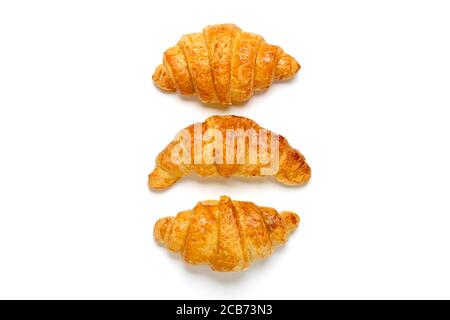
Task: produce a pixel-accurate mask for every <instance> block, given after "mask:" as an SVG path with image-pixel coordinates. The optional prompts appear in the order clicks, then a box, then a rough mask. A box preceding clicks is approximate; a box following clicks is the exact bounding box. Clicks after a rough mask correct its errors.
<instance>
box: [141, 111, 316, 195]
mask: <svg viewBox="0 0 450 320" xmlns="http://www.w3.org/2000/svg"><path fill="white" fill-rule="evenodd" d="M255 136H256V137H255ZM230 137H231V139H230ZM234 138H235V139H234ZM269 141H270V142H269ZM269 145H270V146H269ZM256 149H257V150H256ZM192 174H198V175H199V176H203V177H226V178H228V177H231V176H246V177H251V176H266V175H268V176H275V178H276V179H277V180H278V181H280V182H281V183H283V184H286V185H298V184H303V183H305V182H307V181H308V180H309V178H310V176H311V169H310V167H309V166H308V164H307V163H306V161H305V158H304V157H303V155H302V154H301V153H300V152H299V151H298V150H296V149H294V148H292V147H291V146H290V145H289V143H288V142H287V140H286V139H285V138H284V137H283V136H279V135H277V134H275V133H273V132H271V131H268V130H266V129H264V128H261V127H260V126H259V125H258V124H257V123H256V122H255V121H253V120H251V119H248V118H244V117H239V116H217V115H216V116H211V117H209V118H207V119H206V120H205V121H204V122H203V123H196V124H193V125H190V126H189V127H187V128H185V129H184V130H182V131H181V132H180V133H179V134H178V135H177V137H176V138H175V139H174V140H173V141H172V142H171V143H169V145H168V146H167V147H166V148H165V149H164V150H163V151H162V152H161V153H160V154H159V155H158V157H157V159H156V168H155V169H154V170H153V172H152V173H151V174H150V175H149V181H148V184H149V187H150V188H151V189H165V188H168V187H170V186H171V185H173V184H174V183H175V182H177V181H178V180H179V179H180V178H182V177H184V176H189V175H192Z"/></svg>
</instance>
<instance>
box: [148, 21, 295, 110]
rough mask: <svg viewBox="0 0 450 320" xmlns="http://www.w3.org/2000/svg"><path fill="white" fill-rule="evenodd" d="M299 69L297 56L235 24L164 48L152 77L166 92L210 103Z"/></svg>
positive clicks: (248, 93)
mask: <svg viewBox="0 0 450 320" xmlns="http://www.w3.org/2000/svg"><path fill="white" fill-rule="evenodd" d="M299 70H300V65H299V64H298V62H297V61H296V60H295V59H294V58H293V57H291V56H290V55H288V54H286V53H285V52H284V51H283V50H282V49H281V48H280V47H278V46H274V45H270V44H268V43H266V42H265V41H264V39H263V38H262V37H261V36H259V35H257V34H253V33H249V32H243V31H242V30H241V29H240V28H239V27H237V26H236V25H234V24H219V25H212V26H207V27H206V28H204V29H203V32H202V33H192V34H187V35H184V36H183V37H181V39H180V40H179V41H178V43H177V44H176V45H175V46H174V47H172V48H169V49H168V50H167V51H166V52H164V55H163V63H162V64H160V65H159V66H158V67H157V68H156V70H155V73H154V74H153V77H152V78H153V81H154V82H155V84H156V85H157V86H158V87H159V88H160V89H162V90H164V91H167V92H175V91H177V90H178V91H180V93H181V94H182V95H196V96H198V98H199V99H200V100H201V101H202V102H203V103H206V104H221V105H231V104H235V103H242V102H245V101H247V100H249V99H250V98H251V97H252V96H253V94H254V92H255V91H260V90H266V89H267V88H269V87H270V85H271V84H272V82H273V81H274V80H287V79H290V78H292V77H293V76H294V75H295V74H296V73H297V72H298V71H299Z"/></svg>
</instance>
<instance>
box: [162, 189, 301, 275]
mask: <svg viewBox="0 0 450 320" xmlns="http://www.w3.org/2000/svg"><path fill="white" fill-rule="evenodd" d="M299 222H300V218H299V216H298V215H297V214H296V213H294V212H290V211H285V212H281V213H278V212H277V211H276V210H275V209H273V208H269V207H259V206H257V205H255V204H253V203H252V202H247V201H232V200H231V199H230V198H229V197H227V196H222V197H220V201H201V202H199V203H197V205H196V206H195V207H194V209H192V210H188V211H182V212H180V213H178V214H177V216H176V217H166V218H162V219H159V220H158V221H157V222H156V224H155V227H154V230H153V235H154V237H155V240H156V242H158V243H159V244H162V245H164V246H166V247H167V248H168V249H169V250H171V251H174V252H179V253H180V254H181V255H182V256H183V257H184V260H185V261H186V262H188V263H191V264H197V265H198V264H208V265H209V266H210V267H211V268H212V269H213V270H214V271H223V272H230V271H243V270H245V269H247V267H248V266H249V265H250V264H251V263H252V262H253V261H255V260H258V259H262V258H266V257H268V256H270V255H271V254H272V252H273V250H274V249H275V248H276V247H277V246H279V245H281V244H284V243H285V242H287V240H288V237H289V235H290V234H291V232H293V231H294V230H295V229H296V228H297V226H298V224H299Z"/></svg>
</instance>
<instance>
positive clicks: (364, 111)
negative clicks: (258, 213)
mask: <svg viewBox="0 0 450 320" xmlns="http://www.w3.org/2000/svg"><path fill="white" fill-rule="evenodd" d="M449 6H450V5H449V3H448V2H446V1H308V2H300V1H290V2H289V1H281V0H276V1H261V0H260V1H258V2H255V1H242V0H240V1H217V2H213V1H202V2H200V1H198V2H197V1H173V0H172V1H39V2H37V1H2V2H1V4H0V298H139V299H140V298H160V299H172V298H173V299H174V298H180V299H186V298H192V299H197V298H213V299H216V298H217V299H227V298H249V299H252V298H254V299H258V298H266V299H272V298H274V299H282V298H287V299H294V298H297V299H299V298H450V272H449V270H450V256H449V245H450V203H449V201H450V200H449V184H450V169H449V166H450V150H449V137H450V126H449V120H450V118H449V116H450V114H449V108H450V91H449V89H450V58H449V57H450V42H449V30H450V19H449V15H450V7H449ZM224 22H233V23H236V24H238V25H239V26H240V27H241V28H242V29H244V30H246V31H250V32H256V33H259V34H261V35H263V36H264V37H265V39H266V40H267V41H268V42H269V43H273V44H278V45H280V46H282V47H283V48H284V49H285V51H286V52H288V53H290V54H292V55H293V56H295V57H296V58H297V59H298V61H299V62H300V63H301V65H302V69H301V71H300V73H299V74H298V76H297V77H296V78H295V80H294V81H291V82H289V83H284V84H275V85H273V86H272V87H271V88H270V89H269V91H268V92H267V93H265V94H261V95H258V96H256V97H254V98H253V99H252V100H251V101H250V102H249V103H248V104H247V105H245V106H243V107H231V108H228V109H226V110H218V109H214V108H208V107H204V106H202V105H201V104H200V103H198V102H196V101H192V100H184V99H182V98H180V97H179V96H178V95H175V94H163V93H162V92H160V91H159V90H158V89H157V88H155V87H154V86H153V84H152V82H151V79H150V77H151V75H152V73H153V71H154V68H155V67H156V66H157V65H158V64H159V63H160V62H161V59H162V53H163V51H164V50H165V49H167V48H168V47H169V46H172V45H174V44H175V43H176V42H177V41H178V39H179V38H180V37H181V35H183V34H184V33H189V32H198V31H201V30H202V28H203V27H204V26H206V25H208V24H216V23H224ZM213 114H236V115H244V116H247V117H250V118H252V119H254V120H255V121H257V122H258V123H259V124H260V125H262V126H264V127H266V128H269V129H271V130H274V131H276V132H278V133H280V134H283V135H284V136H286V137H287V138H288V140H289V141H290V143H291V144H292V145H293V146H295V147H297V148H299V149H300V151H301V152H302V153H303V154H304V155H305V156H306V158H307V160H308V162H309V164H310V165H311V167H312V170H313V175H312V179H311V181H310V183H309V184H308V185H307V186H305V187H294V188H292V187H291V188H289V187H284V186H282V185H280V184H277V183H276V182H274V181H270V180H269V181H268V180H264V179H263V180H259V182H253V181H250V182H245V181H237V180H233V179H230V180H214V181H211V180H200V179H184V180H182V181H180V182H179V183H177V184H176V185H175V186H174V187H172V188H171V189H169V190H167V191H165V192H158V193H155V192H150V191H149V190H148V189H147V174H148V173H149V172H150V171H151V170H152V169H153V165H154V159H155V157H156V155H157V154H158V152H159V151H160V150H162V148H163V147H164V146H165V145H166V144H167V143H169V142H170V140H171V139H172V138H173V137H174V136H175V134H176V133H177V132H178V130H179V129H181V128H183V127H185V126H187V125H189V124H191V123H194V122H197V121H203V120H204V119H205V118H206V117H207V116H209V115H213ZM221 194H227V195H229V196H231V197H233V198H235V199H240V200H249V201H253V202H255V203H257V204H260V205H267V206H272V207H275V208H277V209H279V210H295V211H297V212H298V213H299V214H300V216H301V218H302V222H301V225H300V228H299V229H298V230H297V232H295V233H294V234H293V235H292V237H291V238H290V240H289V242H288V243H287V245H286V246H285V247H283V248H281V249H280V250H278V251H277V252H276V253H275V254H274V255H273V256H272V257H271V258H269V259H267V260H266V261H264V262H260V263H256V264H254V265H252V267H251V268H250V269H249V270H248V271H246V272H243V273H237V274H219V273H213V272H212V271H210V270H209V269H208V268H207V267H191V266H186V265H185V264H184V263H183V262H182V261H181V260H180V259H178V258H176V257H175V256H173V255H171V254H169V253H168V252H167V251H166V250H165V249H164V248H162V247H159V246H157V245H156V244H155V243H154V241H153V238H152V228H153V224H154V222H155V221H156V220H157V219H158V218H160V217H162V216H167V215H174V214H176V213H177V212H178V211H180V210H185V209H189V208H192V207H193V206H194V205H195V204H196V202H197V201H199V200H206V199H218V197H219V196H220V195H221Z"/></svg>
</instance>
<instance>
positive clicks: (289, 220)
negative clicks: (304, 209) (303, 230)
mask: <svg viewBox="0 0 450 320" xmlns="http://www.w3.org/2000/svg"><path fill="white" fill-rule="evenodd" d="M281 216H282V218H283V220H284V222H285V223H286V227H287V229H288V231H289V233H291V232H293V231H294V230H295V229H297V227H298V225H299V224H300V217H299V215H298V214H296V213H295V212H293V211H283V212H282V213H281Z"/></svg>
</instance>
